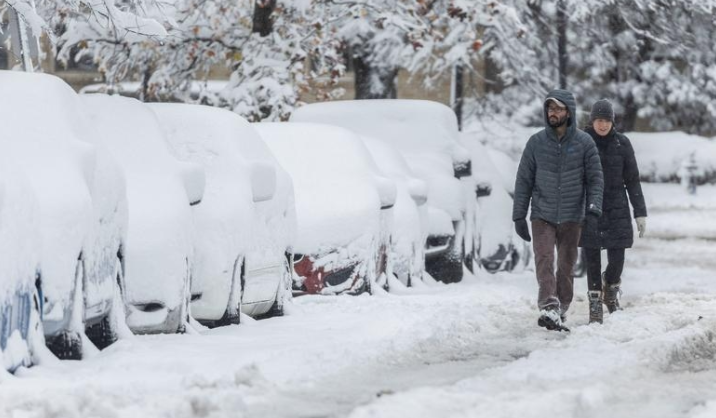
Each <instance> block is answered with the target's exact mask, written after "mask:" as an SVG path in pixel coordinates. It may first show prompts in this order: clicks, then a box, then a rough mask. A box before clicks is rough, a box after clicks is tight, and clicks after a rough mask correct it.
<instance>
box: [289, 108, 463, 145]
mask: <svg viewBox="0 0 716 418" xmlns="http://www.w3.org/2000/svg"><path fill="white" fill-rule="evenodd" d="M291 121H296V122H318V123H328V124H332V125H338V126H342V127H345V128H348V129H351V130H353V131H355V132H357V133H360V134H362V135H366V136H370V137H375V138H379V139H381V140H384V141H387V142H389V143H390V144H392V145H393V146H395V147H397V148H398V149H399V150H400V151H401V152H404V153H413V152H423V151H443V152H446V153H449V154H451V155H452V154H453V147H454V146H455V145H456V142H457V138H458V137H457V135H458V127H457V117H456V116H455V113H454V112H453V111H452V110H451V109H450V108H449V107H447V106H445V105H443V104H441V103H437V102H432V101H427V100H339V101H334V102H324V103H314V104H310V105H306V106H303V107H301V108H299V109H296V110H295V111H294V112H293V114H292V115H291Z"/></svg>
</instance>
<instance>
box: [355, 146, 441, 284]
mask: <svg viewBox="0 0 716 418" xmlns="http://www.w3.org/2000/svg"><path fill="white" fill-rule="evenodd" d="M362 140H363V143H364V144H365V145H366V147H367V148H368V150H369V151H370V154H371V156H372V157H373V161H375V163H376V164H377V166H378V169H379V170H380V172H381V173H382V174H383V175H385V176H386V177H388V178H390V179H391V180H393V181H394V182H395V185H396V188H397V195H396V199H395V206H394V208H393V212H394V220H393V224H392V228H391V237H392V239H391V246H390V248H391V258H392V260H393V263H392V267H393V274H394V275H395V277H397V278H398V280H400V281H401V282H402V283H403V284H404V285H406V286H412V285H413V284H415V282H416V281H422V280H423V272H424V271H425V240H426V239H427V226H428V212H427V205H426V202H427V200H428V186H427V184H426V183H425V182H424V181H422V180H420V179H418V178H416V177H415V175H414V174H413V172H412V171H411V170H410V167H409V166H408V163H407V162H406V161H405V159H404V158H403V156H402V155H401V154H400V152H399V151H398V150H397V149H396V148H395V147H393V146H392V145H390V144H388V143H387V142H384V141H380V140H377V139H374V138H369V137H363V138H362Z"/></svg>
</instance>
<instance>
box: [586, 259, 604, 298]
mask: <svg viewBox="0 0 716 418" xmlns="http://www.w3.org/2000/svg"><path fill="white" fill-rule="evenodd" d="M582 251H584V255H585V256H586V260H587V283H588V289H589V290H595V291H598V292H601V291H602V250H601V249H599V248H582Z"/></svg>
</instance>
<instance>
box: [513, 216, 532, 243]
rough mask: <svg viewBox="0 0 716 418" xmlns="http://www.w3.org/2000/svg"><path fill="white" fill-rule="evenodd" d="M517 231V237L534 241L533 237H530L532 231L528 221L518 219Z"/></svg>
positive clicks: (516, 222) (516, 223)
mask: <svg viewBox="0 0 716 418" xmlns="http://www.w3.org/2000/svg"><path fill="white" fill-rule="evenodd" d="M515 231H516V232H517V235H519V236H520V238H522V239H523V240H525V241H527V242H530V241H532V237H531V236H530V229H529V227H527V221H526V220H524V219H518V220H516V221H515Z"/></svg>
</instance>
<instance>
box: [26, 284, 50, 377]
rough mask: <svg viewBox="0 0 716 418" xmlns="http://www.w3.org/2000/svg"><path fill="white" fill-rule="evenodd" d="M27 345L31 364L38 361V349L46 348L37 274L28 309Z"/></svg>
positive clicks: (40, 286) (40, 292) (40, 291)
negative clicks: (29, 309) (30, 304)
mask: <svg viewBox="0 0 716 418" xmlns="http://www.w3.org/2000/svg"><path fill="white" fill-rule="evenodd" d="M27 346H28V349H29V351H30V356H31V358H32V364H37V363H39V359H40V355H39V354H38V353H39V352H40V350H43V349H44V350H46V347H47V344H46V343H45V333H44V331H43V329H42V281H41V278H40V275H39V274H38V276H37V279H36V280H35V290H34V292H33V295H32V310H31V311H30V326H29V327H28V335H27Z"/></svg>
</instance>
